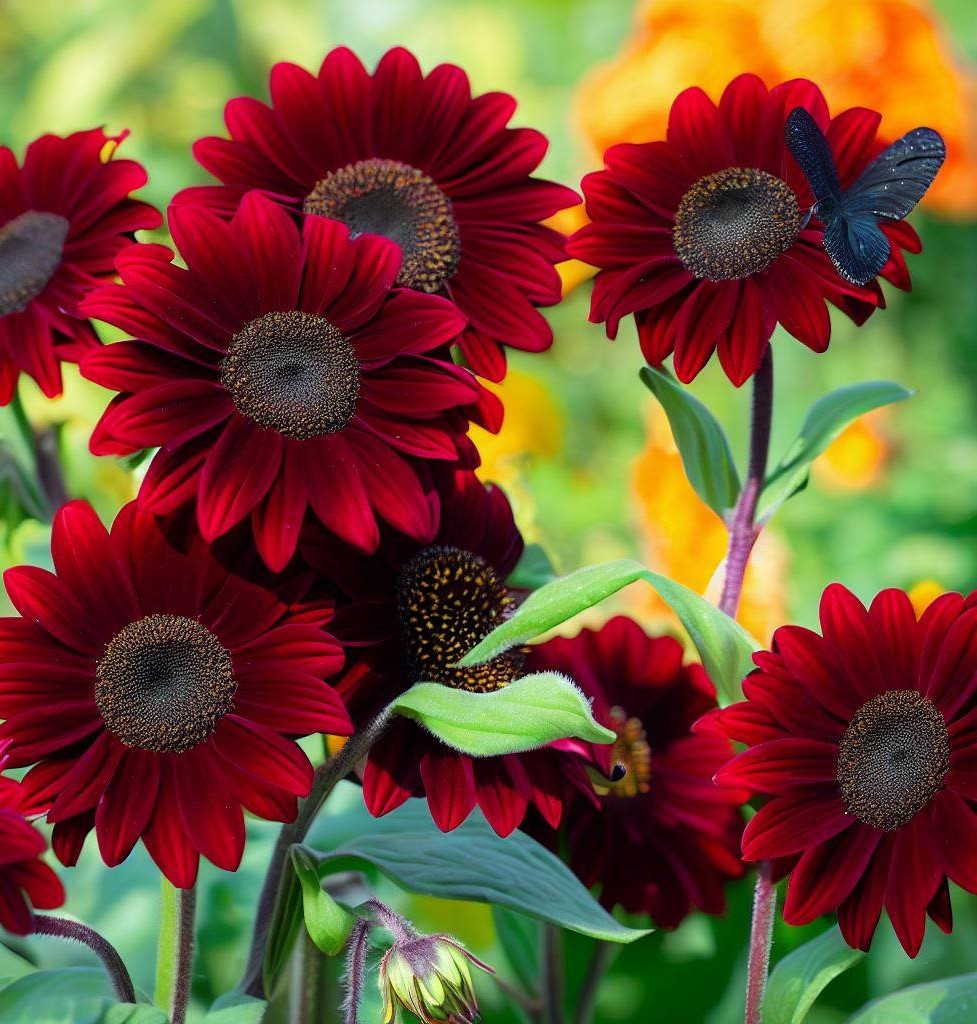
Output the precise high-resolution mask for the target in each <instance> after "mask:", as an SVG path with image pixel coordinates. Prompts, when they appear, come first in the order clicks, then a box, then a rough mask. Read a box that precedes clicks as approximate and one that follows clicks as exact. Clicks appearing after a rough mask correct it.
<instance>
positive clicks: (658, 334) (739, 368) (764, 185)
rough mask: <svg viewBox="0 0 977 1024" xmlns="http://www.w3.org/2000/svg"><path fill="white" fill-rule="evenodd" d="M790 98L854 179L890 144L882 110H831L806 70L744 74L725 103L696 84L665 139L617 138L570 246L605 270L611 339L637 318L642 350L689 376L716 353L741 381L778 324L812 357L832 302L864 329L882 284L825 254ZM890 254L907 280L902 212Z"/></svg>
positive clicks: (908, 235) (588, 193) (909, 236)
mask: <svg viewBox="0 0 977 1024" xmlns="http://www.w3.org/2000/svg"><path fill="white" fill-rule="evenodd" d="M795 107H803V108H804V109H805V110H807V111H808V112H809V113H810V114H811V115H812V116H813V117H814V119H815V121H816V122H817V123H818V126H819V127H820V128H821V129H822V131H824V133H825V135H826V136H827V139H828V144H829V146H830V148H831V151H832V153H833V156H834V159H835V162H836V164H837V167H838V174H839V177H840V179H841V183H842V186H844V187H848V186H849V185H850V184H851V183H852V182H853V181H854V180H855V179H856V178H857V177H858V175H859V174H860V173H861V172H862V170H864V168H865V167H866V166H867V165H868V163H869V162H870V161H871V160H872V158H873V157H874V156H875V155H876V154H877V153H878V152H879V151H880V150H881V149H882V145H881V143H879V142H878V141H877V140H876V132H877V130H878V127H879V122H880V121H881V116H880V115H879V114H877V113H876V112H875V111H873V110H866V109H864V108H861V107H856V108H852V109H851V110H846V111H844V112H842V113H841V114H838V115H837V116H835V117H833V118H832V117H830V116H829V114H828V106H827V104H826V102H825V100H824V96H823V95H822V94H821V90H820V89H819V88H818V87H817V86H816V85H815V84H814V83H813V82H809V81H806V80H805V79H796V80H794V81H791V82H785V83H784V84H783V85H778V86H776V87H775V88H773V89H770V90H769V91H768V90H767V87H766V86H765V85H764V84H763V82H761V81H760V79H759V78H757V77H756V76H755V75H741V76H740V77H739V78H736V79H734V80H733V81H732V82H731V83H730V84H729V85H728V86H727V87H726V90H725V91H724V92H723V95H722V98H721V99H720V101H719V104H718V106H717V105H716V104H714V103H713V102H712V100H710V99H709V97H708V96H707V95H706V94H705V93H704V92H703V91H702V90H701V89H698V88H695V89H687V90H686V91H685V92H683V93H682V94H681V95H680V96H679V97H678V99H676V101H675V103H674V104H673V106H672V110H671V114H670V116H669V121H668V134H667V139H666V140H665V141H662V142H647V143H642V144H639V145H635V144H632V143H625V144H622V145H618V146H612V147H611V148H610V149H608V150H607V152H606V153H605V154H604V161H605V163H606V165H607V166H606V169H605V170H603V171H598V172H596V173H594V174H589V175H587V176H586V177H585V178H584V180H583V191H584V195H585V197H586V201H587V213H588V215H589V217H590V219H591V223H590V224H588V225H586V226H585V227H583V228H581V229H580V231H578V232H577V234H576V235H574V237H573V238H572V239H571V240H570V242H569V244H568V252H569V253H570V254H571V255H573V256H576V257H577V258H578V259H581V260H583V261H584V262H585V263H590V264H593V265H594V266H596V267H598V268H599V270H600V272H599V273H598V275H597V281H596V284H595V287H594V295H593V303H592V306H591V314H590V318H591V320H592V321H594V323H606V325H607V333H608V336H609V337H611V338H613V337H615V336H616V335H617V330H618V325H619V324H620V322H621V319H622V318H623V317H625V316H627V315H628V314H631V313H633V314H634V317H635V321H636V324H637V328H638V338H639V340H640V342H641V350H642V352H643V353H644V356H645V358H646V359H647V360H648V362H649V363H650V364H651V365H652V366H659V365H660V364H661V363H663V362H664V360H665V359H666V358H667V357H668V356H670V355H672V353H674V355H675V359H674V367H675V373H676V375H677V376H678V378H679V379H680V380H682V381H685V382H688V381H691V380H692V379H693V378H694V377H695V376H696V375H697V374H698V373H699V371H700V370H701V369H702V368H703V366H705V364H706V363H707V362H708V360H709V358H710V357H711V356H712V354H713V352H718V355H719V361H720V362H721V363H722V367H723V369H724V370H725V372H726V375H727V376H728V377H729V379H730V380H731V381H732V382H733V383H734V384H736V385H737V386H738V385H740V384H742V383H743V382H744V381H745V380H747V379H748V378H749V377H751V376H752V375H753V374H754V373H755V372H756V370H757V367H758V366H759V365H760V359H761V357H762V356H763V353H764V351H765V349H766V347H767V343H768V342H769V340H770V336H771V334H772V333H773V330H774V328H775V327H776V326H777V324H778V323H779V324H781V325H782V326H783V327H784V329H785V330H787V331H788V332H789V333H790V334H792V335H793V336H794V337H795V338H797V339H798V340H799V341H801V342H803V344H805V345H807V346H808V347H809V348H811V349H813V350H814V351H815V352H823V351H824V350H825V349H826V348H827V347H828V340H829V337H830V334H831V324H830V321H829V319H828V310H827V308H826V306H825V300H827V301H828V302H830V303H832V304H833V305H835V306H837V307H838V308H839V309H840V310H841V311H842V312H843V313H845V314H847V315H848V316H849V317H851V319H852V320H854V321H855V323H857V324H861V323H863V322H864V321H865V320H866V319H867V318H868V317H869V315H870V314H871V313H872V312H873V310H875V309H876V308H877V307H880V306H883V305H884V299H883V297H882V291H881V289H880V288H879V285H878V283H877V282H875V281H873V282H872V283H871V284H870V285H869V286H867V287H861V286H859V285H855V284H851V283H850V282H848V281H846V280H844V278H842V277H841V276H840V275H839V274H838V272H837V271H836V270H835V269H834V267H833V265H832V263H831V260H830V259H829V258H828V255H827V253H826V252H825V251H824V248H823V245H822V238H823V234H824V229H823V227H822V226H821V225H820V224H819V223H818V222H817V221H815V220H810V221H807V219H806V217H805V215H804V212H803V211H806V210H808V209H810V207H811V205H812V203H813V201H814V197H813V195H812V193H811V190H810V186H809V185H808V183H807V179H806V178H805V177H804V174H803V172H802V171H801V169H800V167H798V166H797V163H796V162H795V161H794V158H793V157H792V156H791V154H790V152H789V151H788V149H787V145H786V143H785V141H784V123H785V121H786V120H787V115H788V114H789V113H790V112H791V110H793V109H794V108H795ZM883 230H884V231H885V233H886V234H887V235H888V237H889V239H890V242H891V246H892V248H891V254H890V258H889V262H888V264H887V265H886V266H885V268H884V269H883V271H882V276H883V277H884V278H886V280H888V281H891V282H892V283H893V284H894V285H896V286H897V287H898V288H909V271H908V270H907V268H906V261H905V258H904V257H903V255H902V251H901V250H902V249H906V250H908V251H909V252H919V251H920V248H921V246H920V242H919V238H918V237H917V235H916V232H915V231H914V230H913V229H912V228H911V227H910V226H909V225H908V224H906V223H905V222H904V221H885V222H884V227H883Z"/></svg>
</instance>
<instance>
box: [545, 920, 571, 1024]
mask: <svg viewBox="0 0 977 1024" xmlns="http://www.w3.org/2000/svg"><path fill="white" fill-rule="evenodd" d="M542 968H543V978H542V984H541V985H540V991H541V994H542V1000H543V1014H542V1018H543V1024H564V1021H565V1020H566V1010H565V1007H564V994H565V991H566V982H565V970H564V964H563V932H562V931H561V930H560V928H559V926H558V925H555V924H547V925H544V927H543V963H542Z"/></svg>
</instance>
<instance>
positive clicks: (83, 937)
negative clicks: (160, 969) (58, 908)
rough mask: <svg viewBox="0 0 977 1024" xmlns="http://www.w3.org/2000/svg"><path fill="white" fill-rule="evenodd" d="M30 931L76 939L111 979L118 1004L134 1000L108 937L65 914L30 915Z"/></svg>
mask: <svg viewBox="0 0 977 1024" xmlns="http://www.w3.org/2000/svg"><path fill="white" fill-rule="evenodd" d="M34 934H35V935H51V936H53V937H54V938H58V939H66V940H67V941H69V942H80V943H81V944H82V945H83V946H87V947H88V948H89V949H90V950H91V951H92V952H93V953H94V954H95V955H96V956H97V957H98V958H99V960H101V961H102V963H103V965H104V966H105V970H106V971H107V973H108V976H109V978H110V979H111V982H112V991H113V992H114V993H115V997H116V999H118V1000H119V1002H120V1003H134V1002H135V1001H136V990H135V988H134V987H133V984H132V978H131V977H130V976H129V971H128V970H127V969H126V965H125V964H124V963H123V962H122V957H121V956H119V954H118V951H117V950H116V948H115V946H113V945H112V944H111V943H110V942H109V941H108V939H106V938H104V937H103V936H101V935H99V933H98V932H97V931H95V929H94V928H89V927H88V925H87V924H81V923H80V922H78V921H71V920H69V919H68V918H66V917H56V916H55V915H53V914H35V915H34Z"/></svg>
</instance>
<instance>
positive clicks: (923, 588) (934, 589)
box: [909, 580, 946, 616]
mask: <svg viewBox="0 0 977 1024" xmlns="http://www.w3.org/2000/svg"><path fill="white" fill-rule="evenodd" d="M945 593H946V589H945V588H944V587H942V586H941V585H940V584H939V583H937V582H936V580H920V582H919V583H917V584H916V586H915V587H912V588H911V589H910V591H909V600H910V601H912V604H913V608H914V609H915V611H916V615H917V616H920V615H922V614H923V612H925V611H926V609H927V608H929V606H930V605H931V604H932V603H933V602H934V601H935V600H936V599H937V598H938V597H940V596H941V595H942V594H945Z"/></svg>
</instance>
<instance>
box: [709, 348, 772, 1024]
mask: <svg viewBox="0 0 977 1024" xmlns="http://www.w3.org/2000/svg"><path fill="white" fill-rule="evenodd" d="M772 423H773V352H772V350H771V348H770V345H769V344H768V345H767V348H766V351H765V352H764V353H763V358H762V359H761V361H760V367H759V369H758V370H757V372H756V374H755V376H754V378H753V403H752V406H751V410H750V454H749V463H748V466H747V474H746V480H745V481H744V482H743V489H742V491H741V492H740V496H739V499H738V500H737V502H736V507H735V508H734V509H733V514H732V517H731V518H730V522H729V548H728V551H727V554H726V575H725V578H724V580H723V592H722V597H721V598H720V601H719V607H720V608H721V609H722V611H724V612H725V613H726V614H727V615H729V616H730V617H731V618H734V619H735V618H736V613H737V611H738V610H739V606H740V598H741V597H742V594H743V580H744V578H745V576H746V567H747V565H748V564H749V561H750V553H751V552H752V551H753V545H754V544H755V543H756V539H757V537H758V536H759V535H760V529H761V526H760V525H758V524H757V520H756V513H757V504H758V502H759V500H760V494H761V492H762V491H763V483H764V480H765V479H766V475H767V459H768V456H769V451H770V428H771V425H772ZM776 906H777V892H776V888H775V887H774V885H773V882H772V880H771V867H770V864H769V863H768V862H766V861H764V862H762V863H761V864H760V866H759V868H758V870H757V881H756V890H755V893H754V899H753V917H752V921H751V925H750V955H749V969H748V971H747V979H746V1024H760V1008H761V1005H762V1003H763V993H764V991H765V989H766V986H767V971H768V968H769V964H770V945H771V942H772V940H773V918H774V911H775V910H776Z"/></svg>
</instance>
